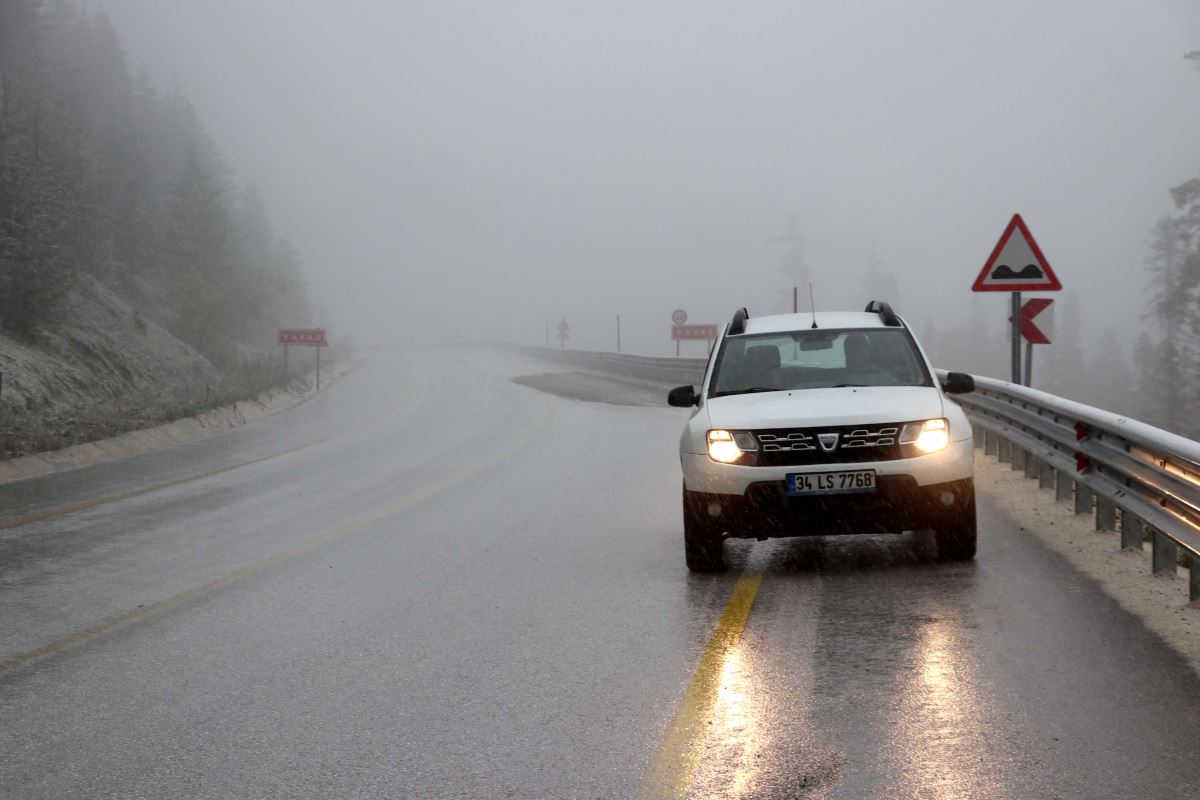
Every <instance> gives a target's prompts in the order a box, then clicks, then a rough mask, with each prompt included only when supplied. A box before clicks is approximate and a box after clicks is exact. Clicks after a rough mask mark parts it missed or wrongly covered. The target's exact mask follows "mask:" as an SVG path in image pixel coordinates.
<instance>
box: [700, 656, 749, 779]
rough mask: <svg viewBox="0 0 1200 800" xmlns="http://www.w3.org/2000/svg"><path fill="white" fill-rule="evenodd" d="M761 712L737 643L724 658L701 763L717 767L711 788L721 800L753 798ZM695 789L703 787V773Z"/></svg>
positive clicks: (744, 658) (744, 657) (744, 659)
mask: <svg viewBox="0 0 1200 800" xmlns="http://www.w3.org/2000/svg"><path fill="white" fill-rule="evenodd" d="M761 716H762V710H761V708H760V705H759V702H758V698H757V697H755V696H754V680H753V676H752V674H751V669H750V666H749V665H748V663H747V660H746V654H745V645H744V644H742V643H739V644H738V646H737V647H734V648H732V649H730V650H729V652H728V653H726V655H725V663H724V664H723V665H722V667H721V683H720V685H719V687H718V689H717V701H716V705H715V706H714V707H713V719H712V722H713V725H712V733H711V734H710V735H709V739H708V742H707V744H706V746H705V750H706V753H705V756H704V758H703V759H702V761H701V763H705V764H714V765H717V764H719V765H721V767H722V770H721V771H722V773H723V774H722V775H720V776H715V775H714V776H711V777H712V778H714V779H716V780H715V783H714V784H713V786H712V788H720V790H721V796H723V797H748V796H753V789H754V776H755V766H756V761H757V760H758V758H759V755H760V754H761V753H762V751H763V750H764V749H765V742H764V741H763V735H762V733H763V732H762V725H761ZM698 777H699V780H698V781H697V784H698V785H704V784H705V783H706V782H707V781H706V778H709V777H710V776H707V775H704V774H703V770H702V771H701V774H700V775H699V776H698Z"/></svg>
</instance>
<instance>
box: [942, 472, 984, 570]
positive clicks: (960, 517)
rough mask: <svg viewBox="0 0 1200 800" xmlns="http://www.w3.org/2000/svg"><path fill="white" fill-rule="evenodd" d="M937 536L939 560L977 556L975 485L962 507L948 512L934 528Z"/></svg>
mask: <svg viewBox="0 0 1200 800" xmlns="http://www.w3.org/2000/svg"><path fill="white" fill-rule="evenodd" d="M933 530H934V533H935V534H936V536H937V550H938V560H939V561H970V560H971V559H973V558H974V557H975V542H976V539H977V538H978V537H977V530H978V524H977V522H976V519H975V487H974V486H973V485H972V486H971V496H970V498H968V499H967V502H966V503H964V504H963V505H962V507H960V508H954V509H952V510H951V511H949V512H947V513H946V515H945V518H944V519H942V520H941V521H940V522H939V523H938V525H937V526H936V527H935V528H934V529H933Z"/></svg>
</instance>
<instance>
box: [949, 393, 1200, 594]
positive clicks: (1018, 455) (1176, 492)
mask: <svg viewBox="0 0 1200 800" xmlns="http://www.w3.org/2000/svg"><path fill="white" fill-rule="evenodd" d="M939 375H940V376H944V375H945V373H944V372H941V371H940V370H939ZM954 399H955V401H956V402H958V403H959V404H960V405H961V406H962V407H963V409H964V410H965V411H966V412H967V415H968V417H969V418H970V419H971V423H972V425H973V427H974V428H975V444H976V446H977V447H978V446H982V447H983V449H984V453H985V454H988V455H996V456H997V457H998V458H999V459H1000V461H1001V462H1005V463H1009V464H1011V465H1012V468H1013V469H1023V470H1024V471H1025V475H1026V477H1029V478H1037V479H1038V482H1039V485H1040V486H1041V487H1042V488H1046V489H1049V488H1053V489H1054V490H1055V497H1056V499H1058V500H1073V501H1074V504H1075V513H1077V514H1087V513H1092V514H1094V515H1095V522H1096V529H1097V530H1101V531H1115V530H1117V527H1118V525H1117V511H1118V510H1119V511H1120V532H1121V547H1123V548H1139V549H1140V548H1141V547H1142V544H1143V542H1144V541H1145V539H1146V537H1147V534H1149V538H1150V539H1151V542H1152V547H1153V554H1152V557H1151V565H1152V569H1153V571H1154V572H1155V573H1156V574H1157V573H1160V572H1164V571H1167V572H1170V574H1174V572H1175V568H1176V566H1177V564H1178V562H1179V548H1181V547H1182V548H1183V549H1184V550H1185V551H1187V553H1188V554H1189V555H1190V558H1189V559H1188V562H1189V567H1188V595H1189V597H1190V599H1191V600H1192V601H1196V600H1200V443H1197V442H1194V441H1192V440H1190V439H1185V438H1184V437H1182V436H1176V435H1175V434H1173V433H1168V432H1167V431H1164V430H1161V429H1159V428H1155V427H1153V426H1151V425H1146V424H1145V423H1142V422H1138V421H1137V420H1133V419H1129V418H1128V417H1124V416H1121V415H1120V414H1114V413H1112V412H1109V411H1104V410H1102V409H1098V408H1093V407H1092V406H1086V405H1084V404H1082V403H1076V402H1074V401H1071V400H1067V399H1064V398H1062V397H1058V396H1056V395H1052V394H1048V393H1046V392H1041V391H1038V390H1036V389H1030V388H1027V387H1024V386H1018V385H1016V384H1013V383H1008V382H1007V381H999V380H995V379H993V378H984V377H980V376H975V391H974V392H973V393H971V394H965V395H956V396H955V398H954Z"/></svg>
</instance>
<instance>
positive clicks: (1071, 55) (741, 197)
mask: <svg viewBox="0 0 1200 800" xmlns="http://www.w3.org/2000/svg"><path fill="white" fill-rule="evenodd" d="M103 8H104V10H106V11H107V12H108V14H109V15H110V16H111V18H112V20H113V23H114V25H115V26H116V28H117V29H118V31H120V33H121V35H122V38H123V40H124V43H125V46H126V48H127V49H128V51H129V57H130V63H131V65H133V67H134V68H135V69H136V68H137V67H138V66H139V65H142V64H144V65H145V66H146V68H147V69H148V71H149V72H150V74H151V75H152V76H154V78H155V79H159V78H161V77H162V76H169V75H173V76H175V80H176V82H177V83H178V84H179V86H180V87H181V88H182V90H183V91H184V92H185V93H186V94H187V95H188V96H189V97H190V98H191V100H192V102H193V103H194V105H195V106H196V108H197V109H198V111H199V113H200V115H201V117H202V118H203V119H204V120H205V121H206V122H207V124H208V126H209V128H210V131H211V133H212V134H213V137H214V138H215V139H216V141H217V143H218V145H219V147H220V148H221V149H222V151H223V152H224V153H225V154H226V156H227V158H228V160H229V162H230V164H231V166H232V167H233V168H234V170H235V171H236V173H237V176H238V178H239V179H240V180H252V181H254V182H256V183H257V184H258V185H259V187H260V188H261V190H262V192H263V194H264V196H265V198H266V200H267V205H268V207H269V209H270V211H271V213H272V215H273V219H274V222H275V224H276V226H277V227H278V228H279V229H280V230H281V231H283V232H285V233H286V234H287V235H288V236H290V237H291V238H292V240H293V242H294V243H295V245H296V247H297V249H298V250H299V252H300V254H301V256H302V258H303V259H304V262H305V265H306V270H307V273H308V275H309V278H310V286H311V293H312V296H313V300H314V305H315V306H316V307H317V308H318V309H319V313H318V315H317V316H318V317H319V319H317V320H296V324H297V325H301V324H307V323H309V322H320V323H325V324H328V325H329V326H330V327H331V329H332V330H333V331H335V332H337V333H338V334H339V335H341V336H343V337H347V338H353V339H354V341H356V342H359V343H371V342H402V341H442V340H478V339H499V340H509V341H519V342H525V343H533V344H540V343H541V342H542V340H543V336H544V330H545V325H546V323H547V322H548V321H549V322H550V323H552V324H553V323H557V321H558V320H559V319H560V318H564V317H565V318H566V319H567V320H568V321H569V323H570V326H571V332H572V339H571V341H570V343H569V344H570V346H572V347H581V348H593V349H600V348H607V349H611V348H612V347H614V346H615V315H617V314H620V315H621V320H622V335H623V345H624V349H625V350H626V351H632V352H642V353H660V354H661V353H668V352H672V351H673V345H672V344H671V342H670V341H669V338H668V332H669V324H670V323H669V317H670V312H671V310H672V309H674V308H676V307H682V308H685V309H687V311H688V313H689V315H690V318H691V321H693V322H724V321H726V320H727V319H728V317H729V316H730V314H731V313H732V311H733V310H734V308H735V307H737V306H741V305H746V306H748V307H749V309H750V312H751V314H752V315H755V314H759V313H764V312H767V311H771V310H780V309H782V308H784V307H785V305H789V306H790V288H789V287H790V286H791V285H792V284H793V283H794V280H793V278H791V277H789V276H788V275H786V274H785V272H784V270H783V269H782V266H783V264H784V263H785V260H786V256H787V251H788V247H789V245H788V243H787V242H786V241H781V239H785V238H786V233H787V231H788V229H789V226H790V224H791V220H793V219H794V220H795V225H796V230H797V231H798V233H799V235H800V236H801V237H802V239H803V253H804V264H805V266H806V269H807V278H808V279H809V280H811V281H812V282H813V284H814V288H815V294H816V304H817V306H818V308H859V307H861V306H862V305H863V304H864V303H865V302H866V300H867V299H870V297H872V296H875V295H878V294H879V293H880V292H879V291H877V290H876V291H872V290H871V289H870V288H869V287H868V285H867V284H868V281H867V277H866V276H867V267H868V264H869V263H870V261H871V259H872V253H875V254H877V258H878V263H879V264H880V266H881V268H882V269H884V270H886V271H888V272H889V273H890V274H891V276H892V277H893V278H894V280H895V284H896V291H895V292H894V295H895V300H896V305H897V307H898V310H899V311H900V312H901V313H902V314H905V315H906V316H908V317H909V318H910V320H911V321H912V322H913V323H914V324H915V325H917V326H918V328H919V327H920V326H922V325H927V324H929V322H930V321H934V322H935V324H938V325H939V326H941V324H942V321H943V320H945V321H951V320H952V321H953V322H954V324H960V323H962V322H964V321H966V320H967V319H969V318H972V316H973V315H975V314H979V315H982V318H983V319H985V320H987V323H986V325H987V326H990V327H991V328H992V329H995V328H997V327H999V326H1002V325H1003V322H1004V318H1005V316H1006V314H1007V310H1006V306H1005V303H1006V300H1007V295H993V296H986V297H983V298H977V299H976V300H973V299H972V296H971V293H970V291H969V289H970V285H971V282H972V281H973V279H974V277H975V275H976V274H977V273H978V272H979V270H980V268H981V267H982V265H983V262H984V261H985V260H986V258H987V256H988V254H989V253H990V251H991V248H992V247H993V245H994V244H995V242H996V239H997V238H998V237H999V235H1000V233H1001V231H1002V230H1003V228H1004V226H1005V224H1006V223H1007V222H1008V220H1009V218H1010V217H1011V215H1012V214H1013V213H1014V212H1020V213H1021V214H1022V215H1023V216H1024V218H1025V220H1026V221H1027V222H1028V224H1029V225H1030V227H1031V229H1032V232H1033V234H1034V235H1035V236H1036V237H1037V238H1038V241H1039V243H1040V244H1041V246H1042V249H1043V251H1044V252H1045V253H1046V255H1047V257H1048V258H1049V260H1050V263H1051V264H1052V266H1053V267H1054V269H1055V271H1056V272H1057V273H1058V275H1059V277H1060V278H1061V279H1062V281H1063V284H1064V287H1065V291H1064V292H1063V293H1062V296H1063V297H1066V296H1071V297H1073V298H1075V300H1076V303H1077V306H1078V310H1079V316H1080V318H1081V323H1082V325H1083V329H1084V334H1085V336H1092V335H1095V333H1096V332H1097V331H1099V330H1100V329H1101V328H1103V327H1105V326H1110V325H1120V326H1122V327H1121V330H1122V331H1123V332H1128V331H1130V330H1132V329H1133V327H1136V326H1137V325H1140V324H1141V317H1142V315H1143V312H1144V307H1145V297H1144V293H1143V288H1142V287H1143V284H1144V276H1143V273H1144V266H1143V259H1144V258H1145V255H1146V246H1145V242H1146V239H1147V237H1148V235H1149V232H1150V229H1151V227H1152V226H1153V224H1154V222H1155V220H1156V219H1157V218H1158V217H1160V216H1161V215H1163V214H1165V213H1169V212H1170V211H1172V209H1173V207H1172V205H1171V202H1170V197H1169V195H1168V193H1167V190H1168V188H1169V187H1172V186H1175V185H1177V184H1179V183H1181V182H1183V181H1184V180H1186V179H1188V178H1190V177H1192V176H1194V175H1195V174H1197V173H1198V172H1200V150H1198V149H1197V146H1196V142H1197V141H1198V137H1197V133H1198V132H1200V76H1197V74H1196V73H1195V71H1194V70H1192V69H1190V68H1189V66H1188V64H1187V63H1186V62H1185V61H1184V59H1183V54H1184V53H1185V52H1187V51H1189V50H1194V49H1196V48H1197V47H1200V5H1197V4H1195V3H1193V2H1187V0H1179V2H1169V1H1168V0H1159V1H1157V2H1151V1H1149V0H1148V1H1147V2H1137V3H1133V2H1128V1H1127V0H1125V1H1122V2H1115V1H1113V0H1103V1H1097V0H1079V1H1078V2H1055V3H1045V2H1032V1H1029V2H1021V1H1015V0H1003V1H997V2H971V3H961V2H949V1H947V2H933V1H932V0H926V1H923V2H905V3H903V4H901V3H891V2H872V3H868V2H760V3H755V4H734V3H697V2H686V3H685V2H679V1H674V2H659V3H653V4H646V3H624V4H614V3H610V2H599V3H561V2H549V1H545V2H519V3H517V2H490V3H483V2H480V3H469V4H468V3H447V2H442V1H435V2H403V3H401V2H390V1H385V0H369V1H368V0H359V1H358V2H353V3H346V4H337V5H334V4H328V3H319V4H318V3H310V2H300V1H299V0H270V1H268V0H172V1H171V2H148V0H104V2H103ZM885 299H886V298H885ZM688 349H691V350H692V351H693V353H694V354H697V355H698V354H699V353H700V346H699V345H698V344H695V343H692V344H691V345H690V347H689V346H685V354H686V351H687V350H688ZM959 366H963V365H959Z"/></svg>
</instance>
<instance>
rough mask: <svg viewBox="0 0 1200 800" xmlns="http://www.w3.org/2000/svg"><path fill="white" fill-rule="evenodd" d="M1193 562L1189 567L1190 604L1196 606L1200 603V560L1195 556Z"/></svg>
mask: <svg viewBox="0 0 1200 800" xmlns="http://www.w3.org/2000/svg"><path fill="white" fill-rule="evenodd" d="M1191 562H1192V563H1191V566H1189V567H1188V602H1190V603H1191V604H1192V605H1196V604H1197V603H1198V602H1200V558H1196V556H1195V555H1193V556H1192V558H1191Z"/></svg>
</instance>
